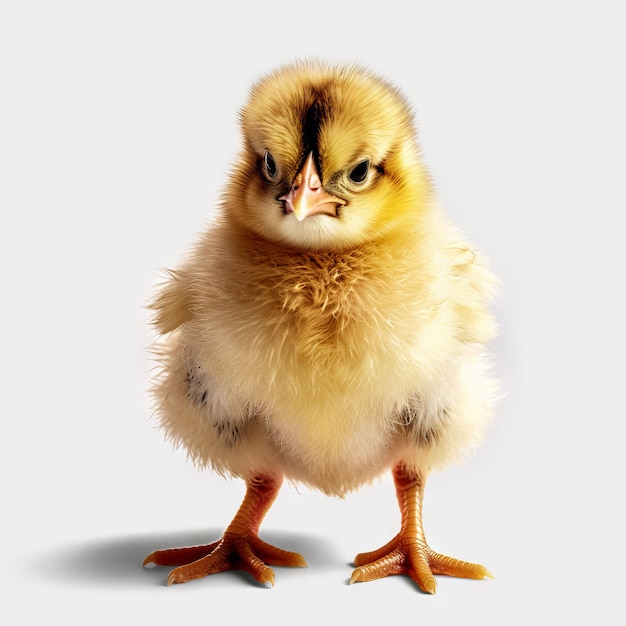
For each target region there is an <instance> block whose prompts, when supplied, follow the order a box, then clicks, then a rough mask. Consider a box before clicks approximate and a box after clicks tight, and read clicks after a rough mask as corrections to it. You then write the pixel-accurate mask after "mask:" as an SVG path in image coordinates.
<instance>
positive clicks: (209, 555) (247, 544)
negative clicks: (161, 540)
mask: <svg viewBox="0 0 626 626" xmlns="http://www.w3.org/2000/svg"><path fill="white" fill-rule="evenodd" d="M281 483H282V478H280V479H277V478H276V477H271V476H257V477H255V478H254V479H252V480H250V481H248V483H247V489H246V495H245V497H244V499H243V502H242V503H241V506H240V507H239V510H238V511H237V514H236V515H235V517H234V518H233V521H232V522H231V523H230V525H229V526H228V528H227V529H226V531H225V532H224V536H223V537H222V538H221V539H219V540H218V541H215V542H213V543H211V544H208V545H205V546H193V547H189V548H172V549H170V550H157V551H156V552H153V553H152V554H150V555H148V556H147V557H146V558H145V560H144V562H143V564H144V566H145V567H153V566H155V565H166V566H168V565H169V566H172V565H177V566H178V567H176V569H173V570H172V571H171V572H170V575H169V577H168V579H167V584H168V585H171V584H172V583H184V582H187V581H189V580H193V579H195V578H202V577H203V576H208V575H209V574H215V573H217V572H224V571H227V570H232V569H239V570H243V571H245V572H248V573H249V574H251V575H252V576H253V577H254V578H255V579H256V580H258V581H259V582H260V583H261V584H264V585H266V586H269V587H272V586H273V585H274V572H273V571H272V569H271V568H269V567H268V566H267V565H266V563H269V564H270V565H285V566H295V567H306V561H305V560H304V558H303V557H302V556H300V555H299V554H297V553H295V552H287V551H286V550H281V549H280V548H276V547H274V546H272V545H270V544H268V543H265V541H262V540H261V539H259V537H258V531H259V526H260V525H261V521H262V520H263V518H264V517H265V514H266V513H267V511H268V510H269V508H270V506H271V505H272V503H273V502H274V500H275V499H276V496H277V495H278V491H279V489H280V486H281Z"/></svg>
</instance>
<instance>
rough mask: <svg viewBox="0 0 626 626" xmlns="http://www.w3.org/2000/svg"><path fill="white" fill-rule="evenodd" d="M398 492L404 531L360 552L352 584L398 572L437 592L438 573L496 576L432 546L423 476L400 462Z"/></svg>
mask: <svg viewBox="0 0 626 626" xmlns="http://www.w3.org/2000/svg"><path fill="white" fill-rule="evenodd" d="M393 476H394V481H395V485H396V495H397V497H398V502H399V504H400V510H401V511H402V525H401V530H400V532H399V533H398V534H397V535H396V536H395V537H394V538H393V539H392V540H391V541H390V542H389V543H387V544H386V545H384V546H383V547H382V548H379V549H378V550H375V551H373V552H364V553H362V554H358V555H357V556H356V557H355V559H354V564H355V565H356V569H355V570H354V571H353V572H352V576H351V578H350V584H352V583H355V582H367V581H370V580H376V579H377V578H384V577H385V576H391V575H394V574H408V575H409V576H410V577H411V578H412V579H413V580H414V581H415V582H416V583H417V585H418V587H419V588H420V589H421V590H422V591H424V592H426V593H433V594H434V593H435V592H436V590H437V583H436V581H435V575H438V574H444V575H447V576H457V577H460V578H479V579H481V578H493V576H492V574H491V572H489V570H488V569H486V568H485V567H483V566H482V565H478V564H477V563H468V562H466V561H460V560H458V559H453V558H452V557H449V556H445V555H443V554H439V553H438V552H435V551H434V550H431V549H430V547H429V546H428V544H427V543H426V538H425V536H424V529H423V527H422V499H423V495H424V483H423V481H422V479H421V478H420V477H418V476H415V475H413V474H411V473H409V472H408V471H407V470H406V468H405V467H404V466H402V465H399V466H398V467H396V468H395V470H394V473H393Z"/></svg>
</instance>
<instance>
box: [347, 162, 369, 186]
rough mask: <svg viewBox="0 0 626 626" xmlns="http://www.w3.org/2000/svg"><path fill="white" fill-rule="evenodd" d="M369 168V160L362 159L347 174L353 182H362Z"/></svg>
mask: <svg viewBox="0 0 626 626" xmlns="http://www.w3.org/2000/svg"><path fill="white" fill-rule="evenodd" d="M369 170H370V162H369V160H368V159H363V161H359V162H358V163H357V164H356V165H355V166H354V167H353V168H352V169H351V170H350V173H349V174H348V176H349V178H350V180H351V181H352V182H353V183H362V182H365V179H366V178H367V174H368V172H369Z"/></svg>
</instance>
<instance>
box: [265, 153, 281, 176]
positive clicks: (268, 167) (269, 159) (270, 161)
mask: <svg viewBox="0 0 626 626" xmlns="http://www.w3.org/2000/svg"><path fill="white" fill-rule="evenodd" d="M263 164H264V166H265V171H266V173H267V175H268V176H269V177H270V178H275V177H276V174H277V173H278V168H277V167H276V161H274V157H273V156H272V155H271V154H270V153H269V152H266V153H265V154H264V156H263Z"/></svg>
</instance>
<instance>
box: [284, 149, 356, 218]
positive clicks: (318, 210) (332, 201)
mask: <svg viewBox="0 0 626 626" xmlns="http://www.w3.org/2000/svg"><path fill="white" fill-rule="evenodd" d="M278 199H279V200H284V201H285V210H286V211H287V213H293V214H294V215H295V216H296V218H297V219H298V221H299V222H301V221H302V220H303V219H304V218H305V217H308V216H309V215H320V214H325V215H331V216H333V217H337V209H338V208H339V207H340V206H342V205H344V204H346V201H345V200H342V199H341V198H338V197H337V196H333V195H331V194H329V193H328V192H326V191H325V190H324V188H323V187H322V181H321V180H320V176H319V172H318V171H317V167H315V160H314V159H313V153H312V152H311V154H309V156H308V157H307V160H306V162H305V163H304V165H303V166H302V169H301V170H300V171H299V172H298V174H297V175H296V177H295V178H294V179H293V184H292V186H291V189H290V191H289V193H288V194H286V195H284V196H281V197H280V198H278Z"/></svg>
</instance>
